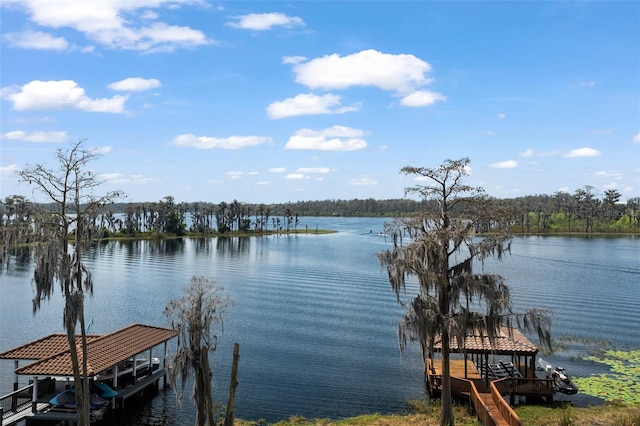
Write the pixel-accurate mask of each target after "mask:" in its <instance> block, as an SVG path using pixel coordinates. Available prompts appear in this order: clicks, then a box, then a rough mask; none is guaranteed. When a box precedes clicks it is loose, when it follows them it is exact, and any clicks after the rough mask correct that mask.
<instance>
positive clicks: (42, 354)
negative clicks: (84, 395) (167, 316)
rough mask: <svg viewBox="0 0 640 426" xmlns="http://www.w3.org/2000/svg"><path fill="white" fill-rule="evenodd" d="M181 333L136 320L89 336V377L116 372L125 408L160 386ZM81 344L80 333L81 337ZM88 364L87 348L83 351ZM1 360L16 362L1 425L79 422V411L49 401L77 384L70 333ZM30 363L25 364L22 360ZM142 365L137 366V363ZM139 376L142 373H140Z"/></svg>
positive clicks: (116, 403) (116, 401)
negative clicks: (22, 380)
mask: <svg viewBox="0 0 640 426" xmlns="http://www.w3.org/2000/svg"><path fill="white" fill-rule="evenodd" d="M175 336H176V333H175V332H174V331H173V330H171V329H167V328H161V327H155V326H150V325H143V324H132V325H129V326H127V327H124V328H122V329H120V330H117V331H115V332H113V333H110V334H106V335H88V336H87V375H88V377H89V379H90V380H95V379H97V378H99V376H101V375H102V376H105V373H107V372H111V382H110V383H111V386H112V387H113V389H114V390H115V391H116V392H117V394H116V395H115V396H114V397H113V399H112V406H113V407H114V408H115V407H123V406H124V403H125V401H126V400H127V399H128V398H130V397H132V396H134V395H136V394H139V393H140V392H143V391H144V390H145V389H147V388H149V387H151V386H155V387H157V386H158V382H159V380H160V379H164V378H165V376H166V370H165V366H166V358H167V344H168V342H169V340H171V339H172V338H173V337H175ZM76 342H77V345H78V346H79V345H80V336H77V338H76ZM160 345H163V346H164V347H163V352H162V362H161V363H160V362H159V361H158V364H159V365H158V366H157V367H156V368H154V365H153V360H154V352H153V350H154V348H156V347H157V346H160ZM78 355H79V357H80V362H81V363H82V352H81V351H78ZM140 358H145V359H147V360H148V361H147V362H148V368H147V369H145V371H144V373H143V374H139V369H138V368H137V366H138V365H139V364H138V363H137V362H136V359H140ZM0 359H6V360H13V361H14V364H15V382H14V391H13V392H12V393H10V394H8V395H5V396H3V397H1V398H0V400H1V405H0V414H1V417H0V426H3V425H11V424H14V423H17V422H18V421H20V420H23V419H26V420H27V422H29V421H56V422H59V421H63V420H74V419H75V412H73V410H69V409H57V408H56V407H54V406H52V404H51V403H50V402H49V401H50V400H51V398H52V397H54V396H55V395H56V393H57V392H59V391H60V390H61V387H62V389H67V388H69V387H71V386H72V381H73V369H72V365H71V354H70V350H69V343H68V340H67V336H66V334H52V335H49V336H46V337H43V338H41V339H38V340H36V341H33V342H30V343H27V344H24V345H22V346H19V347H17V348H14V349H11V350H8V351H6V352H3V353H1V354H0ZM25 361H27V362H29V363H28V364H26V365H23V366H20V362H25ZM126 363H129V364H130V365H131V366H132V367H131V378H130V379H129V380H127V381H126V382H125V381H122V382H121V383H118V378H119V377H120V374H119V371H118V369H119V368H122V366H123V365H124V364H126ZM134 366H136V367H134ZM138 374H139V375H138ZM19 376H29V377H30V378H31V379H30V380H29V383H30V384H29V385H28V386H25V387H23V388H20V389H19Z"/></svg>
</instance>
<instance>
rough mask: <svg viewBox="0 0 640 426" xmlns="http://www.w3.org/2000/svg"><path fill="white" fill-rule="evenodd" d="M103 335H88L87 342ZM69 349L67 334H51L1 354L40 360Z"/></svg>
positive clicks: (8, 356) (78, 337) (4, 357)
mask: <svg viewBox="0 0 640 426" xmlns="http://www.w3.org/2000/svg"><path fill="white" fill-rule="evenodd" d="M99 337H101V336H100V335H97V334H90V335H87V342H92V341H94V340H96V339H97V338H99ZM80 340H81V336H76V342H77V343H80ZM67 350H69V341H68V340H67V335H66V334H51V335H49V336H46V337H43V338H41V339H38V340H35V341H33V342H30V343H26V344H24V345H22V346H19V347H17V348H15V349H11V350H8V351H6V352H3V353H1V354H0V359H18V360H20V359H22V360H40V359H43V358H48V357H50V356H52V355H54V354H58V353H60V352H63V351H67Z"/></svg>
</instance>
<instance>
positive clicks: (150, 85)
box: [107, 77, 162, 92]
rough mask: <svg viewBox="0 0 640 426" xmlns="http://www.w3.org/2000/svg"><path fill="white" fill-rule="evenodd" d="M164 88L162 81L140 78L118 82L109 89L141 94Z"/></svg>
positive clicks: (110, 85) (109, 86)
mask: <svg viewBox="0 0 640 426" xmlns="http://www.w3.org/2000/svg"><path fill="white" fill-rule="evenodd" d="M160 86H162V84H161V83H160V80H157V79H155V78H146V79H145V78H139V77H131V78H125V79H124V80H120V81H116V82H115V83H111V84H109V85H108V86H107V87H108V88H109V89H111V90H119V91H123V92H141V91H143V90H149V89H155V88H157V87H160Z"/></svg>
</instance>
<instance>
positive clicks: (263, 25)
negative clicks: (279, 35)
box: [227, 13, 305, 31]
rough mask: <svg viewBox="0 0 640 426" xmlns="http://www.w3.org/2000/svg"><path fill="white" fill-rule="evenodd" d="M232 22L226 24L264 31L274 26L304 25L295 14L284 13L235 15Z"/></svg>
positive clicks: (291, 26) (290, 26)
mask: <svg viewBox="0 0 640 426" xmlns="http://www.w3.org/2000/svg"><path fill="white" fill-rule="evenodd" d="M234 20H235V21H233V22H228V23H227V25H228V26H230V27H233V28H239V29H243V30H252V31H266V30H271V29H273V28H274V27H285V28H293V27H299V26H304V25H305V23H304V21H303V20H302V19H301V18H299V17H297V16H288V15H285V14H284V13H250V14H248V15H242V16H236V17H234Z"/></svg>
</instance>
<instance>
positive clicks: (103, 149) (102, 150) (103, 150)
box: [91, 145, 113, 154]
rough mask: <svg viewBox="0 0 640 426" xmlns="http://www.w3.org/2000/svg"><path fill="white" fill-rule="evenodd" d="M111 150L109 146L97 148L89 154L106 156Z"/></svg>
mask: <svg viewBox="0 0 640 426" xmlns="http://www.w3.org/2000/svg"><path fill="white" fill-rule="evenodd" d="M112 150H113V148H111V147H110V146H109V145H105V146H98V147H95V148H93V149H92V150H91V152H95V153H96V154H108V153H110V152H111V151H112Z"/></svg>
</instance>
